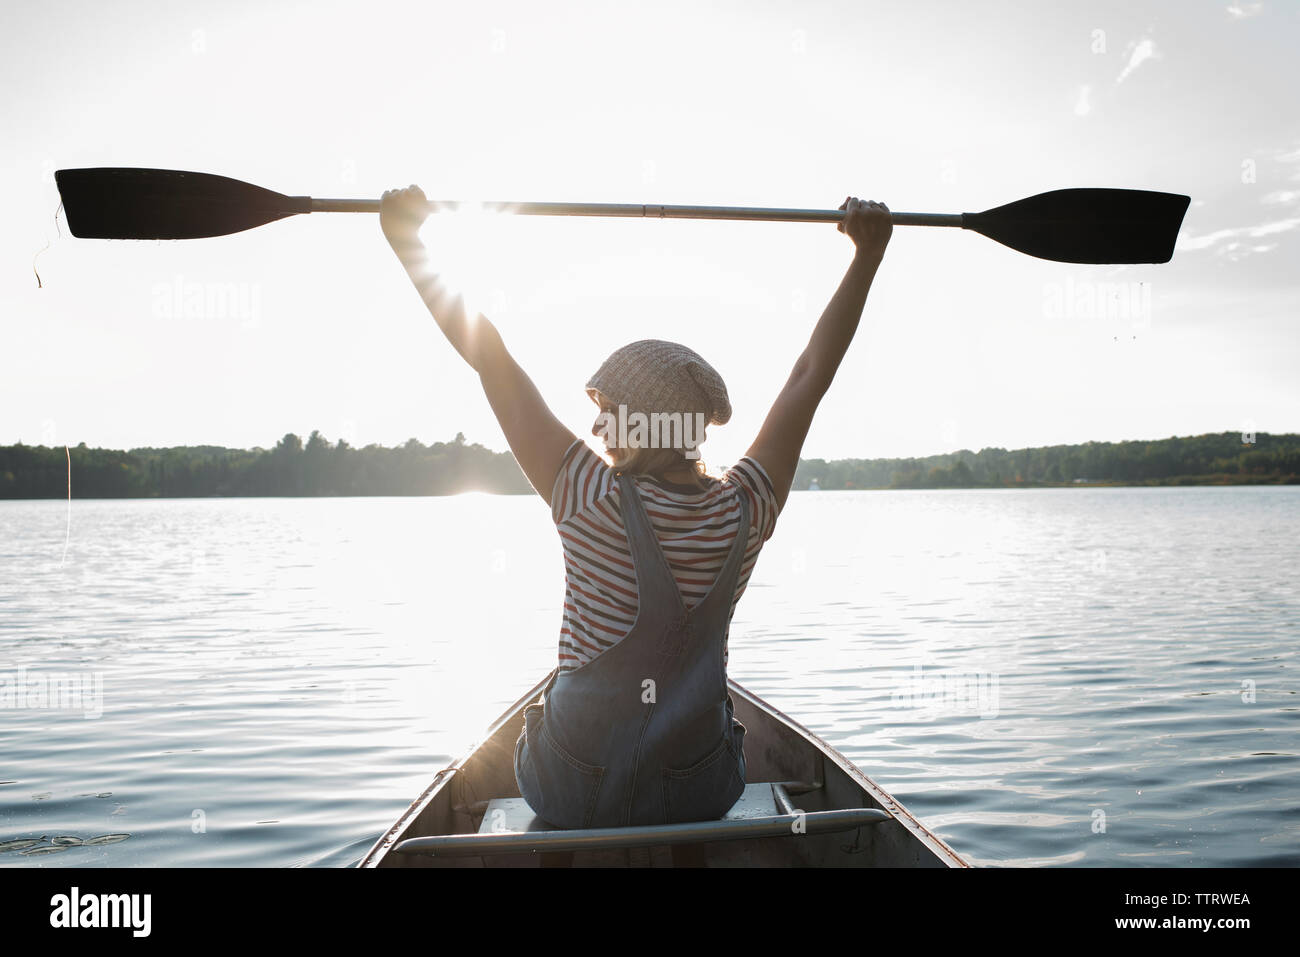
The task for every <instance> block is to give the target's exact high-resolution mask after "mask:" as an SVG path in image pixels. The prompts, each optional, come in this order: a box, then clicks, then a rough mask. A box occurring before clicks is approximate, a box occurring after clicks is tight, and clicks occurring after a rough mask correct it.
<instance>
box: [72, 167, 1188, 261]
mask: <svg viewBox="0 0 1300 957" xmlns="http://www.w3.org/2000/svg"><path fill="white" fill-rule="evenodd" d="M54 178H55V182H56V183H57V184H58V187H59V194H60V195H61V196H62V197H63V208H64V212H65V213H66V215H67V218H68V227H69V228H70V229H71V230H72V235H74V236H77V237H80V238H82V239H200V238H204V237H208V236H225V235H227V234H229V233H237V232H241V231H242V230H245V229H252V228H253V227H255V226H261V225H263V224H265V223H269V222H273V221H274V220H277V219H283V218H284V217H286V216H294V215H297V214H298V213H313V212H315V213H322V212H329V213H377V212H379V200H377V199H313V198H312V197H310V196H285V195H283V194H282V193H276V192H273V191H272V190H269V189H263V188H262V187H260V186H253V185H251V184H249V183H244V182H241V181H239V180H237V179H230V178H228V177H225V176H216V175H213V174H211V173H188V172H182V171H180V170H165V169H132V168H116V167H103V168H97V169H63V170H59V171H58V172H56V173H55V174H54ZM1189 202H1191V200H1190V198H1189V197H1187V196H1180V195H1177V194H1174V193H1155V192H1148V191H1145V190H1136V189H1058V190H1053V191H1052V192H1049V193H1040V194H1038V195H1037V196H1031V197H1029V198H1028V199H1022V200H1019V201H1017V202H1014V203H1008V204H1007V205H1005V206H999V207H997V208H996V209H989V210H985V211H984V212H982V213H892V214H891V216H892V218H893V221H894V225H896V226H953V227H960V228H962V229H970V230H974V231H975V232H977V233H980V234H982V235H984V236H987V237H988V238H989V239H992V240H994V241H995V242H999V243H1001V244H1002V245H1004V246H1009V247H1011V248H1012V249H1015V250H1018V251H1019V252H1022V253H1027V254H1028V255H1030V256H1037V257H1038V258H1039V259H1051V260H1055V261H1057V262H1073V263H1163V262H1168V261H1169V260H1170V258H1172V256H1173V254H1174V241H1175V240H1176V239H1177V237H1178V229H1179V227H1180V226H1181V225H1182V221H1183V214H1184V213H1186V211H1187V205H1188V203H1189ZM457 205H459V204H457V203H453V202H445V201H430V203H429V206H430V210H431V211H432V212H437V211H438V210H443V209H452V208H455V207H456V206H457ZM485 206H486V208H489V209H499V210H503V211H508V212H511V213H515V214H517V215H524V216H645V217H654V218H660V219H745V220H765V221H776V222H801V223H830V222H839V221H840V220H842V219H843V218H844V215H845V214H844V213H843V212H842V211H840V210H837V209H827V210H822V209H761V208H760V209H754V208H745V207H736V206H651V205H639V204H620V203H488V204H485Z"/></svg>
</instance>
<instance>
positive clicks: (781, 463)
mask: <svg viewBox="0 0 1300 957" xmlns="http://www.w3.org/2000/svg"><path fill="white" fill-rule="evenodd" d="M840 209H843V210H846V211H847V213H848V215H847V216H846V217H845V218H844V221H843V222H842V223H840V225H839V230H840V232H842V233H848V235H849V238H851V239H852V240H853V244H854V246H855V247H856V251H855V252H854V256H853V262H852V263H850V264H849V268H848V271H847V272H846V273H845V274H844V279H843V280H841V282H840V287H839V289H837V290H836V291H835V295H834V296H833V297H832V298H831V301H830V304H829V305H827V307H826V311H825V312H823V313H822V317H821V319H820V320H818V322H817V327H816V328H815V329H814V330H813V334H812V338H810V339H809V340H808V346H807V348H805V349H804V351H803V353H802V354H801V355H800V356H799V358H798V359H797V360H796V361H795V364H794V370H793V371H792V372H791V373H790V378H789V380H788V381H787V382H786V384H785V388H784V389H782V390H781V394H780V395H778V396H777V397H776V401H775V402H774V403H772V409H771V411H770V412H768V414H767V419H766V420H764V422H763V427H762V428H761V429H759V431H758V438H756V439H755V440H754V444H753V445H751V446H750V447H749V451H748V452H747V453H746V454H747V455H748V456H749V457H751V458H753V459H755V460H756V461H757V462H758V463H759V464H760V465H762V466H763V468H764V470H765V471H766V472H767V474H768V477H769V478H770V479H771V480H772V486H773V490H774V491H775V493H776V501H777V506H778V507H780V508H784V507H785V500H786V497H787V496H788V495H789V494H790V486H791V484H792V483H793V482H794V472H795V468H796V467H797V466H798V464H799V452H800V450H801V449H803V442H804V439H805V438H807V436H808V428H809V426H811V425H812V419H813V414H814V413H815V412H816V411H817V406H818V404H819V403H820V402H821V400H822V396H824V395H825V394H826V390H827V389H829V388H830V385H831V381H832V380H833V379H834V378H835V373H836V371H837V370H838V369H839V367H840V360H842V359H843V358H844V353H845V352H846V351H848V348H849V343H850V342H852V341H853V334H854V332H856V331H857V328H858V320H859V319H861V318H862V308H863V306H864V305H866V301H867V291H868V290H869V289H870V288H871V283H872V280H874V279H875V277H876V270H877V269H878V268H879V267H880V261H881V259H883V258H884V255H885V247H886V246H888V245H889V237H890V235H891V234H892V233H893V228H894V227H893V223H892V221H891V220H890V218H889V207H887V206H886V205H885V204H884V203H875V202H865V201H863V200H860V199H855V198H854V197H852V196H850V197H849V198H848V199H846V200H844V202H843V203H841V204H840Z"/></svg>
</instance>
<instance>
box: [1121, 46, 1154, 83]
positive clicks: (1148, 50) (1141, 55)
mask: <svg viewBox="0 0 1300 957" xmlns="http://www.w3.org/2000/svg"><path fill="white" fill-rule="evenodd" d="M1159 55H1160V54H1158V53H1157V52H1156V45H1155V43H1154V42H1152V41H1151V40H1150V39H1149V38H1148V39H1146V40H1142V41H1140V42H1139V43H1137V44H1135V45H1134V47H1133V52H1132V53H1131V54H1130V55H1129V58H1128V66H1126V67H1124V69H1123V70H1122V71H1121V72H1120V75H1119V76H1117V77H1116V78H1115V85H1116V86H1118V85H1119V84H1121V83H1123V82H1124V81H1125V80H1126V79H1128V75H1129V74H1130V73H1132V72H1133V71H1134V70H1136V69H1137V68H1138V67H1140V66H1141V65H1142V64H1143V63H1145V62H1146V61H1147V60H1150V59H1152V58H1155V57H1158V56H1159Z"/></svg>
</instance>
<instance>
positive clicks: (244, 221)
mask: <svg viewBox="0 0 1300 957" xmlns="http://www.w3.org/2000/svg"><path fill="white" fill-rule="evenodd" d="M54 181H55V182H56V183H57V184H58V187H59V195H60V196H62V197H63V211H64V213H65V215H66V216H67V218H68V228H69V229H70V230H72V235H74V236H76V237H78V238H80V239H202V238H205V237H207V236H225V235H227V234H229V233H238V232H242V231H243V230H245V229H252V228H253V227H254V226H261V225H263V224H264V223H269V222H273V221H274V220H277V219H283V218H284V217H285V216H292V215H294V214H295V213H310V212H311V198H310V197H308V196H284V195H282V194H281V193H276V192H273V191H271V190H269V189H263V188H262V187H260V186H253V185H252V184H250V183H243V182H240V181H239V180H237V179H230V178H228V177H226V176H215V175H213V174H212V173H187V172H183V171H181V170H171V169H132V168H121V167H101V168H98V169H61V170H59V171H57V172H56V173H55V174H54Z"/></svg>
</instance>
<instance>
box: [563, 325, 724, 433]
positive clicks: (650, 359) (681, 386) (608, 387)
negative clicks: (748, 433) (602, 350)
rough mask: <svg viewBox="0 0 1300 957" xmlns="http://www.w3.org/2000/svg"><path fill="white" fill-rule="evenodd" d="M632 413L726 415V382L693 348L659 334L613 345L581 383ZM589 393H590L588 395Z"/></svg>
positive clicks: (720, 420)
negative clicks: (615, 348) (598, 364)
mask: <svg viewBox="0 0 1300 957" xmlns="http://www.w3.org/2000/svg"><path fill="white" fill-rule="evenodd" d="M596 390H599V391H600V392H603V393H604V394H605V395H606V396H608V397H609V399H610V400H611V401H612V402H614V403H615V404H616V405H626V406H627V407H628V410H629V411H632V412H645V413H650V412H688V413H689V412H700V413H703V414H704V415H706V416H708V423H709V424H710V425H724V424H726V422H727V420H728V419H730V418H731V402H730V400H729V399H728V398H727V387H726V385H725V384H724V383H723V381H722V376H720V375H718V372H717V370H716V369H714V368H713V366H711V365H709V364H708V363H707V362H705V361H704V359H703V358H702V357H701V356H700V354H699V353H698V352H695V351H694V350H692V349H688V348H686V346H683V345H679V344H678V343H676V342H665V341H664V340H662V339H641V340H639V341H637V342H633V343H631V344H629V345H626V346H624V347H623V348H621V349H618V350H616V351H615V352H614V354H613V355H611V356H610V357H609V358H608V359H606V360H605V361H604V363H602V364H601V367H600V368H599V369H597V370H596V374H595V375H593V376H592V377H591V379H589V380H588V382H587V394H588V395H590V394H591V393H592V392H593V391H596ZM593 398H594V396H593Z"/></svg>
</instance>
